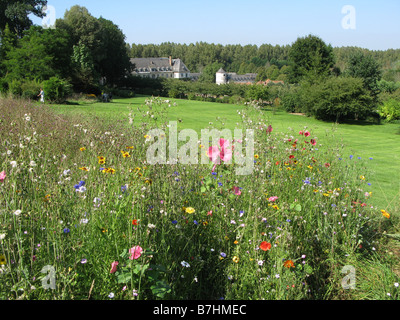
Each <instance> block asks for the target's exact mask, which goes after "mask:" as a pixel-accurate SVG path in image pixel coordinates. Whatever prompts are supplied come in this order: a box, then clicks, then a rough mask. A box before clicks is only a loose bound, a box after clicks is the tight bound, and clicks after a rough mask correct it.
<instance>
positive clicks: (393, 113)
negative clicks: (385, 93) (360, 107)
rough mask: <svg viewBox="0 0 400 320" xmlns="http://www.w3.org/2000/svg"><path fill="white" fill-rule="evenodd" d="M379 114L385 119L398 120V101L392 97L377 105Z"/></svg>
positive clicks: (399, 115) (399, 118)
mask: <svg viewBox="0 0 400 320" xmlns="http://www.w3.org/2000/svg"><path fill="white" fill-rule="evenodd" d="M379 115H380V116H381V117H382V118H384V119H386V120H387V121H392V120H400V101H398V100H395V99H393V98H391V99H389V100H386V101H385V102H384V103H383V105H381V106H380V107H379Z"/></svg>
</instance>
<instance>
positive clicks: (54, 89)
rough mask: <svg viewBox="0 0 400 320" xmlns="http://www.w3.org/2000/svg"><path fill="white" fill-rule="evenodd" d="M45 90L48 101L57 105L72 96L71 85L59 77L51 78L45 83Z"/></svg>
mask: <svg viewBox="0 0 400 320" xmlns="http://www.w3.org/2000/svg"><path fill="white" fill-rule="evenodd" d="M43 90H44V93H45V97H46V99H48V100H50V101H51V102H56V103H60V102H64V101H65V99H66V98H67V96H68V95H70V94H71V87H70V84H69V83H68V82H66V81H65V80H62V79H59V78H57V77H51V78H50V79H49V80H46V81H44V82H43Z"/></svg>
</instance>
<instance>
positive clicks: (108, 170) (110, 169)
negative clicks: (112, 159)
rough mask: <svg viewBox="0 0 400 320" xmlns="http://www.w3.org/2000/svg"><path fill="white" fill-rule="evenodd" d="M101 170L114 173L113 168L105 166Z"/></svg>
mask: <svg viewBox="0 0 400 320" xmlns="http://www.w3.org/2000/svg"><path fill="white" fill-rule="evenodd" d="M103 171H104V172H107V173H111V174H114V173H115V169H113V168H106V169H104V170H103Z"/></svg>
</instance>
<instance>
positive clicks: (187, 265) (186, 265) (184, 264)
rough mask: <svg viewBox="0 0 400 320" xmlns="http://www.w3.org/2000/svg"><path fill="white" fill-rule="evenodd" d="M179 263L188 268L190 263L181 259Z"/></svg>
mask: <svg viewBox="0 0 400 320" xmlns="http://www.w3.org/2000/svg"><path fill="white" fill-rule="evenodd" d="M181 265H182V267H185V268H190V264H189V263H187V262H186V261H182V262H181Z"/></svg>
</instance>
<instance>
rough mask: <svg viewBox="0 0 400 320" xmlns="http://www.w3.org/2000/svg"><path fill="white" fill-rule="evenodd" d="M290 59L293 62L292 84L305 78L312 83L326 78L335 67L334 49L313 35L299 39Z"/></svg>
mask: <svg viewBox="0 0 400 320" xmlns="http://www.w3.org/2000/svg"><path fill="white" fill-rule="evenodd" d="M289 58H290V61H292V62H293V65H292V69H291V75H290V79H291V82H299V81H300V80H302V79H303V78H306V79H308V80H310V81H316V79H318V78H321V77H322V78H324V77H326V76H327V75H329V73H330V68H332V67H333V65H334V55H333V50H332V47H331V46H330V45H326V44H325V43H324V41H322V40H321V39H320V38H318V37H316V36H313V35H308V36H306V37H303V38H298V39H297V40H296V41H295V42H294V43H293V45H292V47H291V49H290V51H289Z"/></svg>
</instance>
